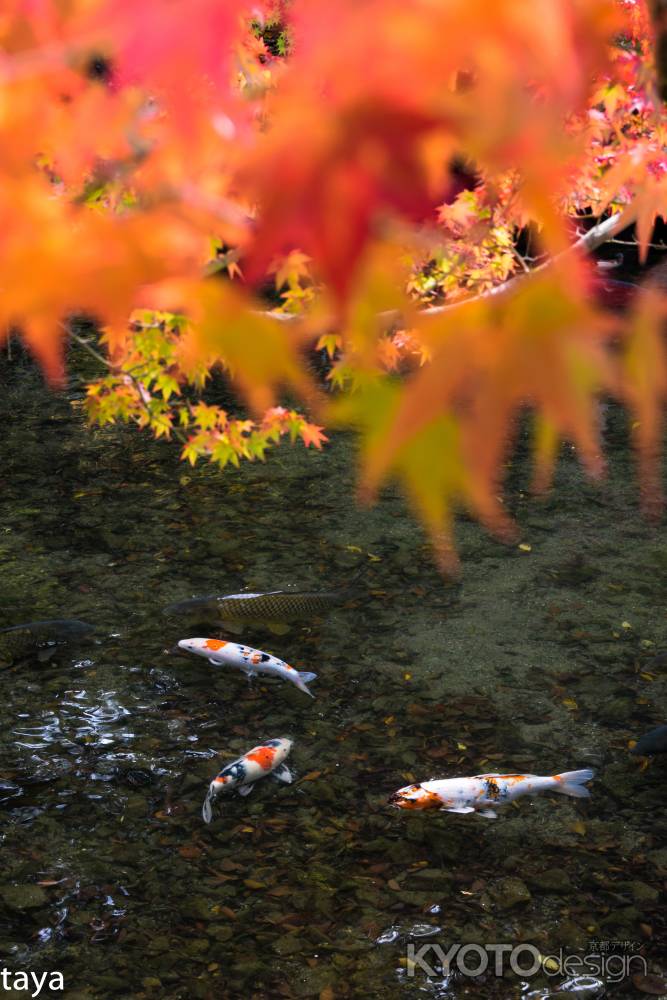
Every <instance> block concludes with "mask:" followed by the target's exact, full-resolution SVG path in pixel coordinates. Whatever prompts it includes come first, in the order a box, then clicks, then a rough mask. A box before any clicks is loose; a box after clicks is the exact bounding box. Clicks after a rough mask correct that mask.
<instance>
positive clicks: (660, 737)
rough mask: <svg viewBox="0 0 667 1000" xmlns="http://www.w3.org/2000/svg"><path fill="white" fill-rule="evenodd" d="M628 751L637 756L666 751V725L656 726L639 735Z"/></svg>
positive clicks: (648, 755)
mask: <svg viewBox="0 0 667 1000" xmlns="http://www.w3.org/2000/svg"><path fill="white" fill-rule="evenodd" d="M630 753H634V754H637V755H638V756H639V757H652V756H653V755H654V754H656V753H667V726H657V727H656V728H655V729H650V730H649V731H648V733H644V735H643V736H640V737H639V739H638V740H637V742H636V743H635V745H634V746H633V747H632V749H631V751H630Z"/></svg>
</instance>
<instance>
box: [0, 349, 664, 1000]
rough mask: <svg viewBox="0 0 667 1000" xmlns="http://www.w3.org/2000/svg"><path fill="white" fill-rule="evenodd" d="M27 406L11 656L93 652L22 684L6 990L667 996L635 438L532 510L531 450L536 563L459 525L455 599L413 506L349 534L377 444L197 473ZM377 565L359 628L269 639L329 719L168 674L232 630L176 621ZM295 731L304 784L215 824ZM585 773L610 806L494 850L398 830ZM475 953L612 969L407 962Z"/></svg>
mask: <svg viewBox="0 0 667 1000" xmlns="http://www.w3.org/2000/svg"><path fill="white" fill-rule="evenodd" d="M3 378H4V381H5V387H4V391H3V394H2V398H1V399H0V411H1V418H2V428H3V435H2V440H1V442H0V458H1V461H0V469H1V470H2V472H1V474H0V478H1V479H2V491H1V492H0V505H1V506H0V510H1V516H0V557H1V564H2V575H1V577H0V627H5V626H10V625H14V624H16V623H19V622H25V621H34V620H36V619H46V618H79V619H83V620H85V621H89V622H91V623H93V624H94V625H95V626H96V628H97V633H96V636H95V638H94V639H93V640H92V641H89V642H87V643H82V644H81V645H80V646H77V647H72V648H70V649H67V650H62V651H60V652H59V654H58V655H57V656H56V657H54V658H53V659H51V660H48V661H46V662H42V661H41V660H40V659H38V658H37V657H36V656H29V657H27V658H25V659H24V660H22V661H21V662H20V663H17V664H15V665H13V666H11V667H9V668H6V669H4V670H3V671H2V672H0V690H1V694H2V696H1V697H0V725H1V726H2V733H3V740H2V747H1V750H0V798H2V802H1V803H0V805H1V808H2V833H1V837H2V871H1V874H0V959H1V960H2V963H3V964H4V966H5V967H6V968H7V969H9V970H13V971H14V972H18V971H20V970H31V971H35V972H43V971H48V972H51V971H53V970H59V971H61V972H62V974H63V976H64V980H65V986H66V989H65V993H64V995H65V996H67V997H68V998H70V1000H84V998H98V997H116V996H118V997H165V998H174V1000H175V998H190V997H193V998H201V1000H207V998H220V997H234V998H235V997H243V998H246V997H287V998H289V997H319V998H321V1000H331V998H335V997H343V998H345V997H358V996H359V997H379V998H384V997H386V998H393V997H397V998H398V997H412V996H419V997H425V998H431V997H433V998H435V997H447V998H451V1000H459V998H462V997H463V996H481V997H491V998H493V997H518V996H524V997H529V998H531V1000H534V998H546V997H550V996H555V997H559V998H563V997H567V996H573V997H574V996H576V997H582V998H589V997H590V998H593V997H601V996H616V997H626V996H627V997H632V996H640V995H642V994H641V993H639V992H637V990H636V989H635V987H634V986H633V984H632V982H631V980H629V979H628V978H627V976H626V973H627V972H628V971H629V972H630V975H632V974H633V973H637V972H639V971H641V972H642V973H643V966H641V965H640V964H639V961H638V959H642V960H644V959H645V960H646V963H647V965H646V969H647V971H648V973H649V975H654V976H655V975H657V974H659V973H660V972H661V971H662V972H663V973H664V971H666V970H665V969H664V968H662V969H661V963H663V959H664V943H665V935H664V930H665V913H664V907H663V904H661V892H662V890H663V889H664V888H665V884H666V881H665V880H666V879H667V846H666V844H665V832H666V831H667V805H666V795H665V792H666V782H667V774H666V773H665V760H664V759H660V758H657V759H656V760H655V761H654V762H653V763H652V764H651V766H650V767H648V768H647V769H645V770H641V769H640V767H639V763H638V761H637V759H636V758H634V757H632V756H631V755H630V754H629V752H628V748H627V744H628V740H630V739H631V738H633V737H635V738H636V737H637V736H638V735H639V734H640V733H642V732H644V731H646V730H647V729H650V728H652V727H653V726H655V725H658V724H661V723H664V722H667V677H666V665H667V618H666V613H667V536H666V535H665V530H664V525H659V526H655V525H650V524H648V523H647V522H646V521H644V520H643V519H642V518H641V516H640V514H639V510H638V492H637V486H636V481H635V477H634V470H633V463H632V456H631V453H630V450H629V448H628V443H627V427H626V422H625V418H624V415H623V414H622V413H621V412H620V411H618V410H616V409H613V408H606V409H605V412H604V424H605V441H606V445H607V448H608V450H609V455H610V468H609V476H608V478H607V480H606V481H605V482H604V483H602V484H597V485H596V484H592V483H590V482H588V481H587V480H586V479H585V477H584V476H583V474H582V473H581V471H580V469H579V466H578V464H577V461H576V458H575V456H574V454H573V452H572V451H571V450H570V449H565V450H564V451H563V455H562V457H561V461H560V463H559V468H558V475H557V481H556V487H555V489H554V491H553V492H552V493H551V494H550V495H549V496H548V497H547V498H546V499H545V500H541V501H539V500H536V499H534V498H533V497H531V496H530V495H529V493H528V482H529V474H530V468H529V461H528V457H527V448H526V446H525V443H524V442H520V443H519V447H518V453H517V459H516V461H515V462H514V464H513V466H512V468H511V469H510V470H509V472H508V479H507V494H506V502H507V505H508V507H509V508H510V509H511V510H512V512H513V513H514V515H515V516H516V518H517V521H518V524H519V526H520V538H519V539H518V540H517V543H516V544H514V545H511V546H504V545H501V544H499V543H498V542H497V541H495V540H493V539H492V538H490V537H489V536H488V535H487V534H485V533H484V531H483V530H482V529H480V528H479V527H478V526H477V525H475V524H474V523H472V522H469V521H467V520H465V519H463V520H462V521H461V523H460V524H459V527H458V531H457V537H458V544H459V547H460V552H461V556H462V561H463V569H462V575H461V578H460V579H459V580H458V581H457V582H456V583H452V582H449V583H448V582H446V581H443V579H442V578H441V577H440V576H439V574H438V573H437V571H436V570H435V568H434V566H433V563H432V560H431V555H430V551H429V547H428V545H427V544H426V542H425V540H424V537H423V535H422V532H421V530H420V528H419V526H418V525H417V524H416V523H415V521H414V520H413V518H412V517H411V516H410V514H409V513H408V511H407V509H406V506H405V504H404V502H403V500H402V498H401V496H400V494H399V493H398V492H397V491H394V490H392V489H388V490H385V491H384V493H383V495H382V497H381V500H380V502H379V503H378V504H377V506H375V507H373V508H370V509H361V508H358V507H357V506H356V505H355V503H354V499H353V494H354V473H355V469H354V442H353V439H352V438H350V437H346V436H334V437H333V440H332V442H331V445H330V446H329V447H327V448H326V449H325V451H324V452H323V453H322V454H313V453H310V454H306V453H305V452H304V450H303V449H300V448H289V447H283V448H281V449H279V450H277V451H276V452H275V453H274V454H273V455H272V456H271V457H270V459H269V460H268V461H267V462H266V464H255V465H247V464H246V465H244V466H243V467H242V468H241V469H240V470H238V471H235V470H230V471H227V472H225V473H224V474H221V473H219V472H218V471H216V470H215V469H214V468H211V467H207V466H203V465H202V466H201V467H197V468H195V469H191V468H189V467H188V466H186V465H185V464H183V463H181V462H180V461H179V459H178V447H177V446H176V445H170V444H168V443H163V442H162V443H161V442H154V441H152V440H150V439H149V438H147V437H145V436H142V435H140V434H139V433H137V432H136V431H134V430H131V429H127V428H113V429H111V430H103V431H100V430H97V431H91V430H90V429H89V428H87V427H86V426H85V425H84V422H83V419H82V417H81V413H80V409H79V408H78V407H77V406H76V405H72V404H76V403H77V397H78V396H79V395H80V386H79V385H78V384H74V383H73V384H72V386H70V389H69V390H68V391H67V392H65V393H64V394H60V395H53V394H49V393H47V392H46V391H45V390H44V389H43V386H42V384H41V381H40V379H39V376H38V375H37V374H36V373H34V372H33V371H32V370H31V369H30V368H29V367H27V366H26V365H24V364H23V363H22V362H18V363H17V362H14V363H13V364H7V363H5V364H4V365H3ZM362 566H366V572H365V574H364V576H363V578H362V580H361V581H360V583H359V585H358V586H359V593H358V596H355V597H354V598H353V599H351V600H350V601H348V602H346V603H345V604H344V605H343V606H341V607H339V608H337V609H336V610H335V612H334V613H333V614H332V615H331V616H329V617H327V618H325V619H323V620H314V621H312V622H307V623H305V624H302V625H295V626H292V627H291V628H290V631H289V632H288V633H286V634H285V635H279V636H277V635H274V634H272V633H271V632H270V631H268V630H267V629H266V628H264V627H262V626H257V627H252V628H249V629H246V630H245V631H244V633H243V637H242V641H244V642H246V643H249V644H250V645H253V646H256V647H258V648H260V649H266V650H268V651H270V652H272V653H275V654H276V655H278V656H281V657H283V658H285V659H287V660H288V661H289V662H290V663H292V664H293V665H294V666H296V667H298V668H299V669H303V670H313V671H316V672H317V673H318V678H317V680H316V681H314V682H313V683H312V685H311V687H312V691H313V693H314V694H315V695H316V698H315V700H311V699H309V698H308V697H307V696H306V695H303V694H302V693H300V692H299V691H298V690H296V689H295V688H293V687H292V686H290V685H287V684H284V683H280V682H278V681H266V682H264V681H262V682H260V683H257V684H255V685H254V686H252V687H251V686H250V685H248V683H247V681H246V680H245V679H244V678H243V677H242V676H241V675H240V674H238V673H236V672H233V671H227V670H225V669H224V668H220V669H215V668H214V667H212V666H210V665H209V664H207V663H206V662H205V661H204V660H199V659H196V658H194V657H192V658H191V659H186V658H184V657H182V656H181V657H179V656H175V655H173V654H171V653H169V652H167V651H168V650H169V649H171V647H173V645H174V643H175V642H176V641H177V640H178V639H180V638H184V637H187V636H189V635H198V634H207V633H202V632H201V630H200V629H197V630H195V631H192V630H191V627H190V625H189V624H188V623H186V622H183V623H181V622H179V621H177V620H174V619H169V618H167V617H165V615H164V614H163V608H164V607H165V606H166V605H167V604H169V603H170V602H172V601H176V600H179V599H182V598H187V597H191V596H193V595H200V594H210V593H214V592H218V593H225V592H230V591H232V592H233V591H237V590H239V589H240V588H250V589H275V588H279V587H285V586H288V587H289V586H293V587H296V588H298V589H304V590H329V589H331V588H335V587H337V586H340V585H341V584H344V583H346V582H347V581H348V580H349V579H350V577H351V576H352V575H353V574H354V573H355V572H357V571H358V569H359V568H360V567H362ZM208 634H211V635H222V636H225V635H226V633H225V632H224V629H223V630H218V631H216V630H215V628H214V627H213V626H212V625H211V626H210V630H209V632H208ZM229 637H230V638H236V636H229ZM279 736H288V737H290V738H292V739H293V740H294V741H295V745H294V749H293V752H292V755H291V758H290V760H289V763H290V765H291V767H292V768H293V770H294V771H295V773H296V781H295V783H294V784H293V785H291V786H283V785H278V784H274V783H273V782H271V781H270V780H267V781H263V782H261V783H260V784H259V785H258V786H257V788H256V789H255V791H254V792H253V794H252V796H250V797H248V798H239V797H229V798H226V799H224V800H222V804H221V806H220V808H219V809H218V811H217V813H216V816H215V819H214V821H213V823H212V824H211V825H210V826H208V827H207V826H205V825H204V824H203V822H202V819H201V805H202V800H203V798H204V795H205V792H206V789H207V786H208V783H209V781H210V780H211V778H212V777H213V776H214V774H215V773H216V771H217V770H218V769H219V767H220V766H221V765H222V764H223V763H226V762H228V761H229V760H231V759H233V758H234V757H235V756H237V755H238V754H240V753H243V752H245V751H246V750H248V749H250V747H252V746H253V745H255V744H256V743H258V742H260V741H262V740H264V739H266V738H272V737H279ZM583 767H594V768H596V769H597V772H598V773H597V777H596V779H595V780H594V782H593V783H592V786H591V790H592V797H591V799H590V800H575V799H569V798H566V797H564V796H550V795H542V796H539V797H534V798H525V799H522V800H520V801H519V802H518V803H517V804H516V805H510V806H508V807H506V808H505V809H504V811H502V812H501V814H500V817H499V818H498V819H497V820H495V821H490V820H487V819H484V818H482V817H479V816H472V817H471V816H464V815H461V816H459V815H451V814H447V813H443V814H438V815H433V814H429V813H424V814H405V813H401V812H398V811H395V810H392V809H391V808H390V807H389V806H388V805H387V797H388V795H389V794H390V793H391V792H392V791H394V790H395V789H397V788H399V787H401V786H402V785H405V784H406V783H408V782H409V781H412V780H414V779H417V780H424V779H426V778H429V777H434V776H435V777H451V776H456V775H471V774H477V773H480V772H484V771H500V772H503V771H509V772H516V771H519V772H523V771H527V772H535V773H538V774H555V773H557V772H560V771H563V770H573V769H576V768H583ZM218 801H219V802H220V801H221V800H218ZM456 943H458V944H460V945H465V944H469V945H473V946H474V945H478V946H480V947H481V948H484V947H485V946H487V945H492V944H509V945H517V944H530V945H532V946H534V948H535V950H537V951H539V954H540V955H541V956H548V955H551V956H553V955H558V954H559V952H560V950H561V949H562V950H563V952H564V953H565V954H567V955H574V956H586V955H589V956H590V955H597V956H602V957H603V958H604V956H605V955H606V957H607V959H608V958H609V956H610V955H611V954H614V955H616V956H617V959H616V961H614V962H609V961H608V962H607V965H606V967H605V968H604V969H600V970H598V969H596V968H592V969H591V968H581V967H579V968H577V967H575V966H572V965H571V966H570V967H569V968H566V969H563V970H561V971H555V970H554V967H553V964H551V965H550V964H549V963H547V965H546V967H542V969H541V971H540V972H538V973H536V974H535V975H532V976H525V975H521V974H519V975H516V974H515V973H513V972H512V970H511V968H510V966H509V960H506V962H505V975H504V976H503V977H502V978H497V977H496V976H495V975H494V974H493V968H491V969H490V971H489V972H487V974H486V975H483V976H481V977H478V978H468V977H466V976H464V975H462V974H461V972H460V970H459V971H456V970H455V971H454V972H453V973H451V974H449V975H446V974H443V973H442V972H441V971H439V967H438V956H437V953H436V952H435V951H434V950H433V949H431V950H429V951H427V952H424V953H423V958H424V960H425V962H426V963H428V964H429V965H431V967H432V968H433V970H434V973H435V975H434V976H433V977H432V978H431V979H430V980H429V979H427V977H426V974H425V971H424V969H423V968H422V966H421V964H420V963H419V961H417V964H416V965H415V964H413V963H414V955H415V953H417V954H419V953H420V951H419V950H420V949H421V948H422V946H424V945H426V944H439V945H440V946H441V947H442V948H443V950H444V951H445V952H446V951H447V949H449V948H450V946H452V945H454V944H456ZM410 945H412V946H413V948H412V950H411V951H409V947H410ZM532 954H533V953H532V952H526V951H524V954H523V955H521V956H519V957H518V961H520V962H522V963H523V965H524V966H526V965H528V966H530V964H531V961H532V958H531V956H532ZM411 955H412V956H413V958H412V959H411V957H410V956H411ZM467 955H468V957H467V964H468V967H472V968H473V969H474V968H475V967H476V966H477V964H478V962H479V954H478V952H476V951H475V949H474V948H473V950H472V951H470V950H469V952H468V953H467ZM618 956H620V958H619V957H618ZM631 956H634V958H635V959H636V961H635V962H634V964H632V963H629V958H630V957H631ZM464 964H465V963H464ZM598 964H600V963H598ZM492 966H493V962H492ZM641 985H642V986H643V987H644V988H646V987H647V986H650V985H652V986H653V990H654V994H655V993H656V992H657V993H659V992H660V989H659V981H658V980H651V979H649V980H641ZM14 992H15V993H16V995H17V996H27V995H29V994H27V993H25V992H18V991H17V990H15V991H14ZM40 995H41V996H47V995H48V996H62V995H63V994H62V993H58V992H52V993H48V990H47V989H46V988H45V989H43V990H42V992H41V994H40Z"/></svg>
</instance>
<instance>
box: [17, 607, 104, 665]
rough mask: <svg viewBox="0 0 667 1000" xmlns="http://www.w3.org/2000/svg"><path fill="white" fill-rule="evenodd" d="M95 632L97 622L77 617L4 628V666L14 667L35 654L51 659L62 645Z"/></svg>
mask: <svg viewBox="0 0 667 1000" xmlns="http://www.w3.org/2000/svg"><path fill="white" fill-rule="evenodd" d="M94 631H95V626H94V625H89V624H88V622H82V621H78V620H77V619H76V618H53V619H48V620H46V621H39V622H26V623H25V624H23V625H12V626H11V627H10V628H3V629H0V666H5V667H8V666H11V664H12V663H15V662H16V661H17V660H21V659H24V658H25V657H27V656H30V655H33V654H36V655H37V658H38V659H39V660H40V661H44V660H48V659H49V658H50V657H51V656H53V655H54V653H56V652H57V650H58V648H59V647H60V646H64V645H67V644H68V643H73V642H77V641H78V640H80V639H82V638H83V637H84V636H87V635H90V633H91V632H94Z"/></svg>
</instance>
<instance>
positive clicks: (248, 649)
mask: <svg viewBox="0 0 667 1000" xmlns="http://www.w3.org/2000/svg"><path fill="white" fill-rule="evenodd" d="M178 645H179V647H180V648H181V649H186V650H187V651H188V652H189V653H196V655H197V656H205V657H206V659H207V660H209V662H210V663H212V664H213V665H214V666H216V667H219V666H223V665H224V666H230V667H238V668H239V670H242V671H243V673H244V674H246V676H247V677H248V678H250V679H252V678H253V677H256V676H257V674H268V675H269V676H270V677H280V678H282V680H284V681H291V683H292V684H294V685H295V686H296V687H298V689H299V691H304V692H305V693H306V694H307V695H310V697H311V698H314V697H315V695H314V694H313V693H312V691H309V690H308V688H307V687H306V684H307V683H308V682H310V681H314V680H315V678H316V677H317V674H313V673H310V672H309V671H306V670H295V669H294V667H291V666H290V665H289V663H285V661H284V660H279V659H278V657H277V656H272V655H271V654H270V653H263V652H262V650H261V649H253V648H252V646H243V645H242V644H241V643H240V642H225V641H224V640H223V639H181V640H179V643H178Z"/></svg>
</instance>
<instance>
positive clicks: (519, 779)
mask: <svg viewBox="0 0 667 1000" xmlns="http://www.w3.org/2000/svg"><path fill="white" fill-rule="evenodd" d="M594 776H595V772H594V771H591V770H589V769H588V768H587V769H586V770H583V771H564V772H563V773H562V774H555V775H553V776H552V777H550V778H541V777H539V776H538V775H537V774H477V775H475V777H473V778H446V779H443V780H441V781H422V782H420V783H419V784H415V785H406V786H405V788H399V790H398V791H397V792H394V794H393V795H392V796H391V797H390V799H389V802H390V803H391V804H392V805H394V806H397V807H398V808H399V809H438V810H443V811H444V812H452V813H472V812H478V813H480V815H482V816H486V817H487V818H488V819H495V818H496V812H495V810H494V808H493V807H494V806H502V805H506V804H507V803H508V802H513V801H514V799H518V798H519V797H520V796H521V795H537V794H538V793H539V792H559V793H560V794H561V795H572V796H574V798H577V799H586V798H588V797H589V796H590V794H591V793H590V792H589V790H588V789H587V788H586V787H585V782H587V781H591V779H592V778H593V777H594Z"/></svg>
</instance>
